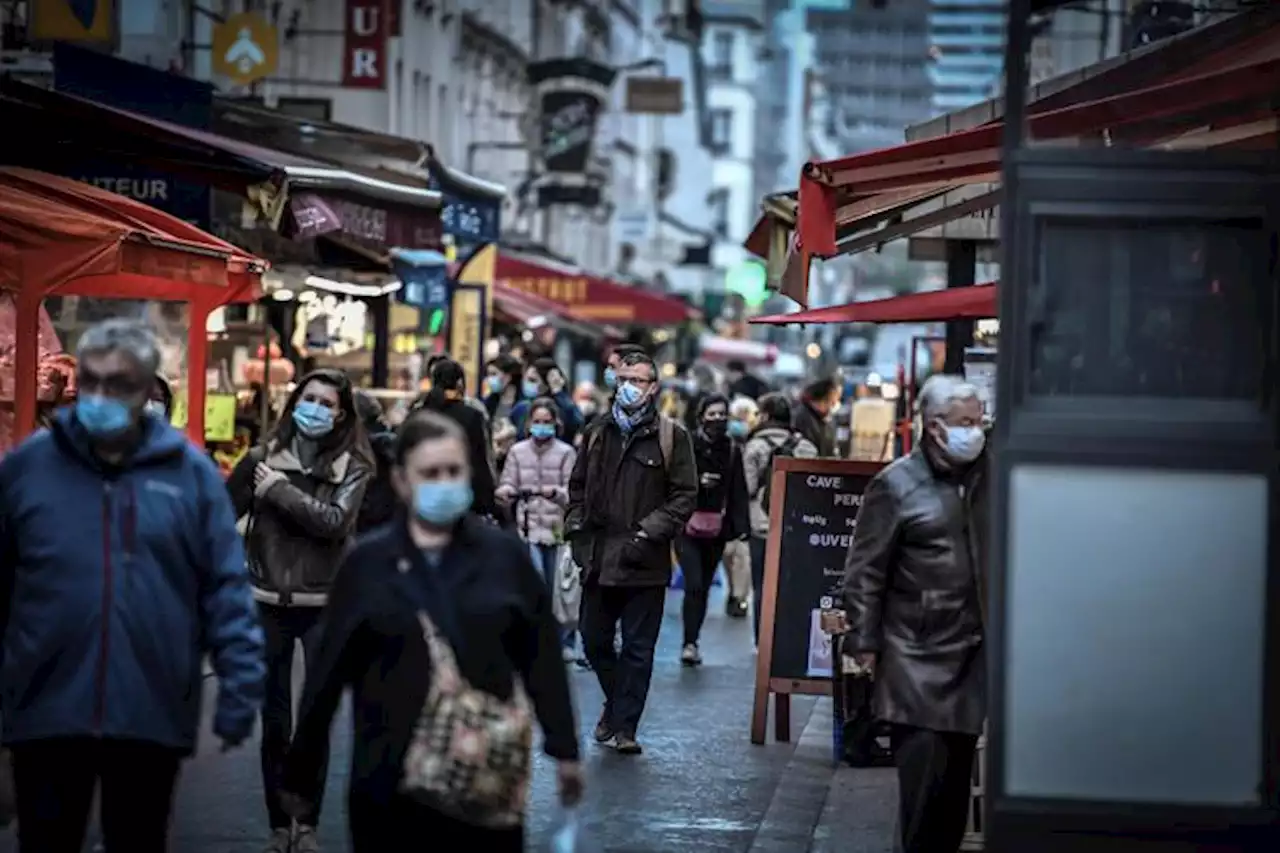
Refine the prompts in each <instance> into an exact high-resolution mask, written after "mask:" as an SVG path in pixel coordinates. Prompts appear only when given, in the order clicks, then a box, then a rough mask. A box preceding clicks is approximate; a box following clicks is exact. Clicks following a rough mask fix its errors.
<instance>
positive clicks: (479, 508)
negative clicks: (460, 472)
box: [414, 358, 503, 519]
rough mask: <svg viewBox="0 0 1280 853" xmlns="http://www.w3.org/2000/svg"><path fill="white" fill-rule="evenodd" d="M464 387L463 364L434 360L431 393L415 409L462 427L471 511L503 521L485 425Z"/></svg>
mask: <svg viewBox="0 0 1280 853" xmlns="http://www.w3.org/2000/svg"><path fill="white" fill-rule="evenodd" d="M466 388H467V375H466V373H465V372H464V371H463V369H462V365H460V364H458V362H456V361H454V360H453V359H450V358H440V359H437V360H436V361H435V362H434V363H433V364H432V365H431V390H430V391H428V392H427V393H426V395H425V396H423V397H422V398H421V399H420V400H419V401H418V402H417V403H415V404H414V407H415V408H420V409H427V410H429V411H432V412H438V413H439V414H442V415H444V416H445V417H446V418H448V419H449V420H451V421H453V422H454V423H456V424H457V425H458V426H459V427H461V428H462V434H463V435H464V436H466V446H467V458H468V461H469V462H470V471H471V491H472V494H473V496H474V504H473V506H472V508H473V509H474V511H475V512H476V513H477V514H478V515H485V516H489V517H490V518H495V519H498V518H503V516H502V515H499V509H498V502H497V499H496V498H495V497H494V494H493V492H494V489H495V485H494V472H493V463H492V462H491V461H490V460H491V454H492V450H493V448H492V446H491V444H490V441H489V428H488V424H487V422H486V420H485V414H484V411H483V410H482V409H478V408H476V407H475V406H473V405H471V404H470V403H468V402H467V400H466Z"/></svg>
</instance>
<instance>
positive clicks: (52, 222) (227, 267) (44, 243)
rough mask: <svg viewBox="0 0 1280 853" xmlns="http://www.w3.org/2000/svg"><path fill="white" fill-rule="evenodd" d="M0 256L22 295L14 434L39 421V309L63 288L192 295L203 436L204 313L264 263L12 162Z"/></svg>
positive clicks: (12, 286)
mask: <svg viewBox="0 0 1280 853" xmlns="http://www.w3.org/2000/svg"><path fill="white" fill-rule="evenodd" d="M0 258H3V259H4V263H3V264H2V265H0V291H8V292H10V293H12V294H14V295H15V297H14V301H15V310H14V333H13V338H14V340H13V342H12V349H11V350H10V351H9V352H10V357H11V358H12V364H13V368H12V369H13V390H12V398H13V400H14V408H15V413H14V421H15V425H14V438H15V439H20V438H22V437H23V436H24V435H26V433H27V432H28V431H30V429H31V428H32V426H33V425H34V423H35V404H36V392H37V376H36V371H37V360H38V358H39V348H38V342H37V337H38V335H37V332H38V328H39V315H40V310H41V304H42V302H43V300H44V298H45V297H46V296H48V295H50V294H55V293H57V294H78V295H82V296H97V297H102V298H115V299H147V300H168V301H182V302H189V303H190V304H191V315H190V320H191V325H190V327H189V329H188V339H187V357H188V359H189V360H190V361H191V363H192V364H195V365H198V368H197V369H195V370H192V371H190V373H189V376H190V385H189V387H188V399H189V401H190V403H191V407H190V411H191V417H190V419H189V421H188V425H187V426H188V431H189V432H190V433H191V434H193V435H194V436H197V437H203V429H204V405H203V400H204V390H205V389H204V385H205V381H204V380H205V371H204V369H203V367H204V362H205V352H206V347H207V345H208V341H207V337H206V335H205V332H204V329H205V319H206V318H207V317H208V314H209V312H210V311H211V310H213V308H215V307H217V306H218V305H224V304H226V303H227V302H229V301H231V300H234V299H243V298H246V296H248V295H249V294H252V293H254V292H256V289H257V288H258V287H259V286H260V284H259V279H260V278H261V274H262V272H263V271H264V270H265V269H266V268H267V264H266V262H265V261H262V260H259V259H258V258H255V257H253V256H252V255H250V254H248V253H246V252H244V251H243V250H241V249H238V248H236V247H235V246H233V245H231V244H230V243H227V242H226V241H224V240H221V239H219V238H217V237H214V236H213V235H212V234H206V233H205V232H203V231H201V230H200V229H199V228H196V227H195V226H194V225H191V224H190V223H187V222H184V221H183V220H181V219H178V218H177V217H175V216H170V215H169V214H167V213H164V212H162V211H159V210H156V209H155V208H153V207H148V206H147V205H145V204H143V203H141V202H138V201H134V200H133V199H129V198H126V197H124V196H121V195H116V194H115V193H110V192H107V191H106V190H100V189H97V188H96V187H91V186H89V185H88V184H84V183H81V182H79V181H73V180H70V179H68V178H61V177H57V176H56V175H49V174H45V173H43V172H36V171H32V170H30V169H18V168H12V167H0ZM3 343H4V344H6V345H8V342H7V341H6V342H3Z"/></svg>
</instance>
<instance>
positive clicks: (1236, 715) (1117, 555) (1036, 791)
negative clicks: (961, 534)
mask: <svg viewBox="0 0 1280 853" xmlns="http://www.w3.org/2000/svg"><path fill="white" fill-rule="evenodd" d="M1268 488H1269V485H1268V482H1267V479H1266V477H1265V476H1263V475H1261V474H1248V473H1229V472H1213V471H1177V470H1167V469H1165V470H1158V469H1139V468H1122V467H1079V466H1076V465H1049V464H1022V465H1017V466H1016V467H1015V468H1014V469H1013V470H1012V471H1011V472H1010V482H1009V500H1008V522H1007V527H1006V528H1005V529H1006V531H1007V535H1008V540H1007V541H1008V552H1007V563H1006V565H1007V569H1008V571H1007V573H1006V584H1007V586H1006V590H1005V601H1004V622H1005V639H1004V649H1005V651H1004V672H1005V678H1004V685H1005V696H1004V731H1005V740H1004V749H1003V762H1002V763H1003V771H1004V791H1005V793H1006V794H1007V795H1008V796H1013V797H1028V798H1044V799H1060V800H1092V801H1111V802H1131V803H1163V804H1171V803H1177V804H1185V805H1212V806H1253V805H1257V804H1259V802H1260V785H1261V780H1262V766H1261V761H1260V755H1261V754H1262V745H1261V739H1262V732H1263V725H1262V708H1263V684H1264V673H1263V643H1262V637H1263V635H1264V632H1265V618H1264V611H1265V607H1266V589H1267V547H1268V546H1267V525H1268V503H1267V500H1268V494H1267V493H1268ZM1191 602H1194V604H1190V603H1191Z"/></svg>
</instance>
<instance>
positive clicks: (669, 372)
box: [662, 361, 676, 379]
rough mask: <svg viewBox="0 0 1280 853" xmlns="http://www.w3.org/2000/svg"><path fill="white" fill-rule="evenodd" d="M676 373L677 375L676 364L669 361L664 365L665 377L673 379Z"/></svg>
mask: <svg viewBox="0 0 1280 853" xmlns="http://www.w3.org/2000/svg"><path fill="white" fill-rule="evenodd" d="M675 375H676V366H675V365H674V364H672V363H671V362H669V361H668V362H666V363H665V364H663V365H662V378H663V379H672V378H674V377H675Z"/></svg>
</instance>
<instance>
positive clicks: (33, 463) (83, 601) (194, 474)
mask: <svg viewBox="0 0 1280 853" xmlns="http://www.w3.org/2000/svg"><path fill="white" fill-rule="evenodd" d="M74 414H75V413H74V410H73V409H70V408H68V409H64V410H63V411H62V412H60V413H59V416H58V418H57V419H56V421H55V422H54V425H53V427H52V429H50V430H44V431H41V432H38V433H36V434H35V435H33V436H32V437H31V438H29V439H28V440H27V441H25V442H23V443H22V445H20V446H19V447H18V448H17V449H15V450H14V451H13V452H12V453H10V454H9V455H8V456H7V457H5V458H4V460H3V462H0V628H2V629H3V636H4V644H3V655H4V657H3V668H2V670H0V714H2V716H3V724H4V740H5V742H6V743H14V742H21V741H27V740H35V739H38V738H47V737H68V736H91V737H112V738H131V739H138V740H143V741H147V742H151V743H157V744H161V745H163V746H168V747H174V748H177V749H181V750H185V751H188V752H189V751H192V750H194V748H195V742H196V732H197V730H198V728H199V722H200V709H201V703H200V693H201V686H202V681H203V677H202V672H201V661H202V656H203V654H205V653H208V654H209V656H210V658H211V659H212V661H213V667H214V670H215V672H216V673H217V676H218V680H219V690H218V704H217V712H216V714H215V716H214V726H213V728H214V732H215V733H216V734H217V735H218V736H220V737H222V738H224V739H227V740H232V741H239V740H242V739H244V738H245V737H247V736H248V735H249V734H250V733H251V732H252V730H253V723H254V719H255V717H256V715H257V711H258V708H259V706H260V704H261V702H262V696H263V680H264V677H265V665H264V663H263V639H262V629H261V628H260V627H259V625H258V619H257V612H256V610H255V607H254V604H253V596H252V593H251V591H250V588H249V576H248V573H247V571H246V568H245V559H244V551H243V546H242V544H241V538H240V535H239V533H237V531H236V527H235V517H234V514H233V510H232V508H231V501H230V499H229V498H228V497H227V491H226V488H225V486H224V485H223V483H222V478H221V477H220V476H219V474H218V471H217V469H216V468H215V467H214V465H213V463H212V462H211V461H210V460H209V459H208V458H207V457H205V456H204V454H202V453H201V452H200V451H199V450H198V449H197V448H195V447H193V446H192V445H191V444H190V443H189V442H188V441H187V438H186V437H185V436H184V435H183V434H182V433H179V432H178V431H177V430H175V429H174V428H173V427H171V426H169V425H168V424H167V423H164V422H163V421H162V420H161V419H159V418H155V417H153V416H151V415H147V416H146V418H145V420H144V422H143V440H142V445H141V446H140V447H139V448H138V450H137V451H136V452H135V453H134V454H133V456H132V457H131V458H130V459H128V460H127V462H126V463H125V465H124V467H122V468H118V469H117V468H111V467H106V466H104V465H103V464H102V463H100V462H99V461H98V460H97V458H96V457H94V455H93V454H92V453H91V452H90V450H89V439H88V435H87V434H86V433H85V431H84V429H83V428H82V427H81V426H80V425H79V423H78V422H77V421H76V420H75V417H74Z"/></svg>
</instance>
